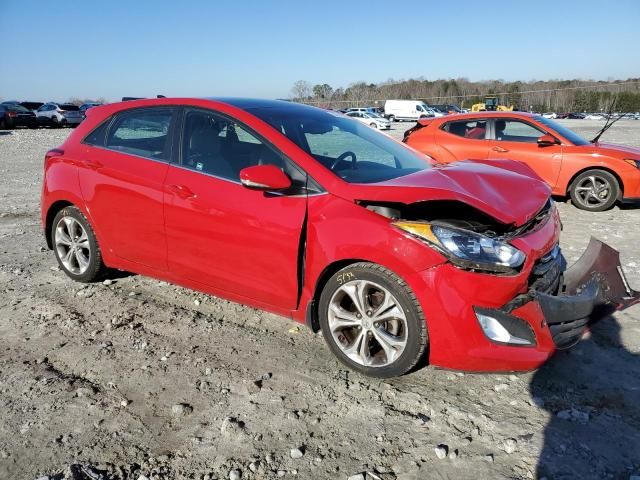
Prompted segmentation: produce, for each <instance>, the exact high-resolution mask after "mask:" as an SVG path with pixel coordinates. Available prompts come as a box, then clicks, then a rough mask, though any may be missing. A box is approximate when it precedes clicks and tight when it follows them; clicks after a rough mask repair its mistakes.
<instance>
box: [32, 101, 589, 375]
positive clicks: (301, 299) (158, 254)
mask: <svg viewBox="0 0 640 480" xmlns="http://www.w3.org/2000/svg"><path fill="white" fill-rule="evenodd" d="M154 105H189V106H197V107H201V108H207V109H211V110H214V111H217V112H221V113H223V114H225V115H228V116H231V117H233V118H236V119H237V120H238V121H239V122H241V123H244V124H245V125H247V126H248V127H250V128H251V129H253V130H254V131H255V132H257V133H258V134H260V135H262V136H263V137H265V138H266V139H268V140H269V142H270V143H271V144H272V145H273V146H274V147H275V148H277V149H279V150H280V151H281V152H282V153H283V154H284V155H285V156H286V157H288V158H290V159H291V160H293V161H294V162H295V163H297V165H298V166H299V167H300V168H301V169H303V170H305V171H307V172H308V173H309V174H310V175H311V176H312V177H313V178H314V179H315V180H316V182H317V183H318V184H319V185H320V186H321V187H322V188H323V189H324V190H325V192H324V193H321V194H316V195H310V196H308V197H307V196H305V195H286V194H285V193H282V194H274V193H267V192H263V191H260V190H256V189H250V188H247V187H245V186H243V185H242V184H241V183H240V181H237V182H234V181H229V180H225V179H221V178H217V177H214V176H211V175H206V174H204V173H202V172H197V171H193V170H188V169H185V168H181V167H180V166H178V165H174V164H168V163H162V162H158V161H153V160H145V159H142V158H140V157H135V158H134V157H132V156H130V155H127V154H125V153H121V152H114V151H111V150H107V149H104V148H97V147H93V146H89V145H85V144H83V143H81V140H82V139H83V138H84V137H85V136H86V135H87V134H88V133H89V132H90V131H92V130H93V129H94V128H95V127H96V126H97V125H99V124H100V123H101V122H102V121H103V120H104V119H106V118H107V117H109V116H111V115H112V114H114V113H116V112H118V111H121V110H126V109H129V108H136V107H143V106H154ZM434 122H435V121H431V122H429V125H431V124H434ZM424 130H426V131H427V133H429V131H430V129H427V128H425V129H424ZM430 135H431V136H433V132H431V134H430ZM594 148H596V147H594ZM273 168H275V167H269V168H265V167H253V168H248V169H245V170H243V174H242V177H243V178H245V179H253V180H255V181H257V182H258V183H260V182H259V180H263V181H264V182H274V183H278V182H282V176H281V174H282V172H281V171H279V170H278V172H277V173H276V172H275V171H274V170H273ZM238 180H240V179H238ZM279 185H280V184H279ZM280 186H282V187H283V188H284V187H285V185H280ZM523 192H526V195H523V194H522V193H523ZM548 196H549V188H548V187H547V186H546V185H545V184H544V182H542V181H540V180H539V179H538V178H537V177H536V175H535V174H534V173H533V172H532V171H531V170H530V169H529V168H527V167H526V166H523V165H522V164H519V163H516V162H511V161H504V160H497V161H489V160H487V161H484V162H481V163H472V162H461V163H459V164H457V165H451V166H437V167H436V168H433V169H430V170H425V171H422V172H419V173H416V174H412V175H408V176H405V177H401V178H398V179H395V180H391V181H388V182H382V183H378V184H369V185H362V184H348V183H346V182H344V181H342V180H341V179H340V178H339V177H337V176H335V175H334V174H333V173H332V172H330V171H329V170H328V169H327V168H325V167H323V166H322V165H321V164H319V163H318V162H316V161H315V160H314V159H313V158H312V157H311V156H309V155H308V154H307V153H305V152H304V151H303V150H301V149H300V148H298V147H297V146H296V145H295V144H294V143H292V142H291V141H290V140H288V139H287V138H286V137H285V136H284V135H282V134H281V133H280V132H278V131H276V130H274V129H273V128H271V127H270V126H269V125H268V124H266V123H264V122H262V121H261V120H259V119H258V118H256V117H254V116H252V115H251V114H250V113H248V112H247V111H244V110H242V109H240V108H236V107H234V106H232V105H229V104H226V103H223V102H219V101H212V100H204V99H154V100H140V101H133V102H126V103H117V104H111V105H104V106H99V107H94V108H92V109H90V110H89V111H87V119H86V120H85V121H84V122H83V123H81V124H80V125H79V126H78V127H77V128H76V129H75V130H74V132H73V133H72V134H71V135H70V137H69V138H68V140H67V141H66V142H65V143H64V145H62V146H61V149H60V150H57V151H55V152H54V154H49V155H48V156H47V158H46V161H45V179H44V185H43V191H42V221H43V224H46V221H47V216H48V214H49V211H50V209H51V207H52V205H53V204H54V203H55V202H58V201H65V202H68V203H71V204H74V205H76V206H77V207H78V208H80V209H81V210H82V211H83V212H84V213H85V215H86V216H87V218H88V219H89V221H90V222H91V224H92V225H93V227H94V230H95V232H96V235H97V238H98V241H99V243H100V246H101V248H102V252H103V259H104V262H105V263H106V265H107V266H109V267H112V268H119V269H123V270H127V271H131V272H136V273H140V274H144V275H148V276H152V277H155V278H160V279H164V280H167V281H170V282H174V283H176V284H180V285H183V286H185V287H188V288H193V289H197V290H200V291H202V292H206V293H208V294H212V295H218V296H221V297H225V298H228V299H231V300H234V301H237V302H241V303H244V304H247V305H250V306H254V307H257V308H261V309H264V310H268V311H271V312H274V313H277V314H280V315H284V316H287V317H290V318H294V319H296V320H298V321H301V322H303V321H304V320H305V318H306V315H307V311H308V307H309V306H310V305H311V304H312V302H313V301H314V299H315V298H317V296H318V295H319V291H318V283H319V281H320V280H321V278H322V275H323V273H324V272H325V270H326V269H327V268H329V267H330V266H331V265H332V264H334V263H335V262H349V261H369V262H375V263H378V264H380V265H383V266H385V267H386V268H388V269H390V270H392V271H394V272H395V273H396V274H397V275H399V276H400V277H402V278H403V279H404V280H405V281H406V282H407V283H408V285H409V286H410V287H411V288H412V290H413V291H414V292H415V294H416V295H417V297H418V299H419V301H420V303H421V305H422V308H423V310H424V312H425V316H426V319H427V327H428V331H429V340H430V347H429V352H430V361H431V363H432V364H435V365H439V366H443V367H452V368H460V369H465V370H523V369H531V368H536V367H537V366H539V365H540V364H541V363H542V362H544V361H545V360H546V359H547V358H548V357H549V356H550V355H551V354H552V353H553V351H554V347H553V342H552V341H551V338H550V335H549V332H548V330H547V329H546V327H542V326H541V321H542V314H541V312H540V309H539V308H538V307H537V304H536V303H535V302H532V303H530V304H527V305H526V306H525V307H522V308H521V309H519V310H517V311H516V312H515V314H517V315H518V316H520V317H521V318H523V319H525V320H526V321H528V322H529V323H530V324H531V326H532V328H533V329H534V331H535V333H536V337H537V339H538V344H537V345H536V346H535V347H530V348H523V347H507V346H499V345H496V344H494V343H492V342H490V341H489V340H488V339H487V338H485V337H484V335H483V333H482V331H481V330H480V327H479V325H478V322H477V320H476V319H475V316H474V313H473V307H474V306H481V307H499V306H501V305H503V304H505V303H506V302H508V301H509V300H511V299H512V298H513V297H514V296H515V295H517V294H518V293H522V292H524V291H526V289H527V280H528V277H529V275H530V272H531V269H532V266H533V263H534V262H535V261H536V259H538V258H539V257H540V256H542V255H543V254H544V253H546V252H547V251H548V250H549V249H550V248H551V246H552V245H554V244H555V243H556V242H557V240H558V234H559V231H560V228H559V220H558V218H557V213H556V214H554V218H553V219H552V221H548V222H547V223H546V225H545V226H544V227H543V228H541V229H540V230H538V231H536V232H534V233H532V234H529V235H528V236H525V237H521V238H518V239H516V240H514V242H513V243H514V245H515V246H517V247H518V248H519V249H521V250H522V251H523V252H524V253H525V254H526V255H527V260H526V262H525V264H524V266H523V269H522V271H521V272H520V273H518V274H517V275H513V276H497V275H490V274H481V273H472V272H468V271H463V270H460V269H458V268H455V267H453V266H452V265H451V264H450V263H448V262H447V261H446V259H445V257H443V256H442V255H441V254H440V253H438V252H437V251H435V250H434V249H432V248H430V247H428V246H426V245H425V244H424V243H422V242H420V241H418V240H416V239H415V238H413V237H411V236H409V235H408V234H406V233H405V232H403V231H401V230H399V229H396V228H394V227H392V226H390V220H389V219H388V218H386V217H383V216H380V215H378V214H376V213H374V212H372V211H369V210H367V209H365V208H363V207H361V206H359V205H358V204H357V203H356V202H357V201H358V200H381V201H388V202H401V203H411V202H417V201H424V200H458V201H462V202H465V203H468V204H470V205H472V206H474V207H476V208H478V209H480V210H482V211H484V212H486V213H488V214H489V215H492V216H494V217H495V218H497V219H498V220H500V221H502V222H504V223H513V224H517V225H519V224H522V223H525V222H526V221H527V220H528V219H530V218H531V217H532V216H533V215H534V214H535V213H536V212H537V211H538V210H539V209H540V207H542V205H543V204H544V203H545V202H546V200H547V199H548ZM305 226H306V228H305ZM301 248H305V249H306V250H305V252H304V255H303V254H302V252H301V250H300V249H301ZM301 262H302V263H301ZM301 275H302V282H301V278H300V277H301Z"/></svg>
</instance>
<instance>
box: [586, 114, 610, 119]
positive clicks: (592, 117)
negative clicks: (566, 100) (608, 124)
mask: <svg viewBox="0 0 640 480" xmlns="http://www.w3.org/2000/svg"><path fill="white" fill-rule="evenodd" d="M606 118H607V116H606V115H605V114H603V113H587V114H586V115H585V116H584V119H585V120H605V119H606Z"/></svg>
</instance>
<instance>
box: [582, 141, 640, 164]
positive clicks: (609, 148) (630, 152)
mask: <svg viewBox="0 0 640 480" xmlns="http://www.w3.org/2000/svg"><path fill="white" fill-rule="evenodd" d="M587 148H589V147H588V146H587ZM592 148H593V151H594V153H601V154H604V155H606V154H608V153H609V152H611V153H613V154H616V153H617V154H621V155H622V156H624V157H625V158H627V157H631V158H634V159H636V160H640V148H634V147H628V146H626V145H616V144H615V143H596V144H594V145H592ZM603 150H605V151H603ZM616 156H618V155H616Z"/></svg>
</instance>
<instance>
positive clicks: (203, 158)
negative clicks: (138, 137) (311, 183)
mask: <svg viewBox="0 0 640 480" xmlns="http://www.w3.org/2000/svg"><path fill="white" fill-rule="evenodd" d="M181 148H182V151H181V154H182V166H183V167H185V168H188V169H191V170H195V171H197V172H203V173H208V174H210V175H214V176H216V177H221V178H225V179H229V180H232V181H234V182H238V181H239V179H240V170H242V169H243V168H245V167H250V166H253V165H275V166H276V167H279V168H281V169H282V170H283V171H284V172H285V173H286V174H287V175H289V177H290V178H291V180H292V184H293V186H292V192H286V193H293V191H294V190H296V191H299V190H304V187H305V184H306V180H307V177H306V174H305V173H304V172H303V171H302V170H301V169H299V168H298V167H296V166H295V165H293V163H291V162H290V161H288V160H287V159H285V158H284V157H283V156H282V155H280V154H279V153H278V152H276V151H275V150H274V149H273V148H272V147H271V146H270V145H267V144H265V143H264V142H263V141H262V140H260V139H259V138H258V137H256V136H255V135H254V134H253V133H251V132H250V131H248V130H247V129H246V128H244V127H243V126H242V125H239V124H238V123H236V122H234V121H233V120H231V119H228V118H226V117H223V116H221V115H218V114H216V113H214V112H210V111H205V110H190V111H187V113H186V115H185V119H184V135H183V136H182V147H181Z"/></svg>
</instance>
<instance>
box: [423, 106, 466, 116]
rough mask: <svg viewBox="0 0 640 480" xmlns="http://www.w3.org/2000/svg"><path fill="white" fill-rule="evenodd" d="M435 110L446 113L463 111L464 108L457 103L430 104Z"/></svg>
mask: <svg viewBox="0 0 640 480" xmlns="http://www.w3.org/2000/svg"><path fill="white" fill-rule="evenodd" d="M429 106H430V107H431V108H433V109H434V110H437V111H439V112H441V113H444V114H445V115H447V114H449V113H462V110H460V108H459V107H458V106H457V105H453V104H446V105H429Z"/></svg>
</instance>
